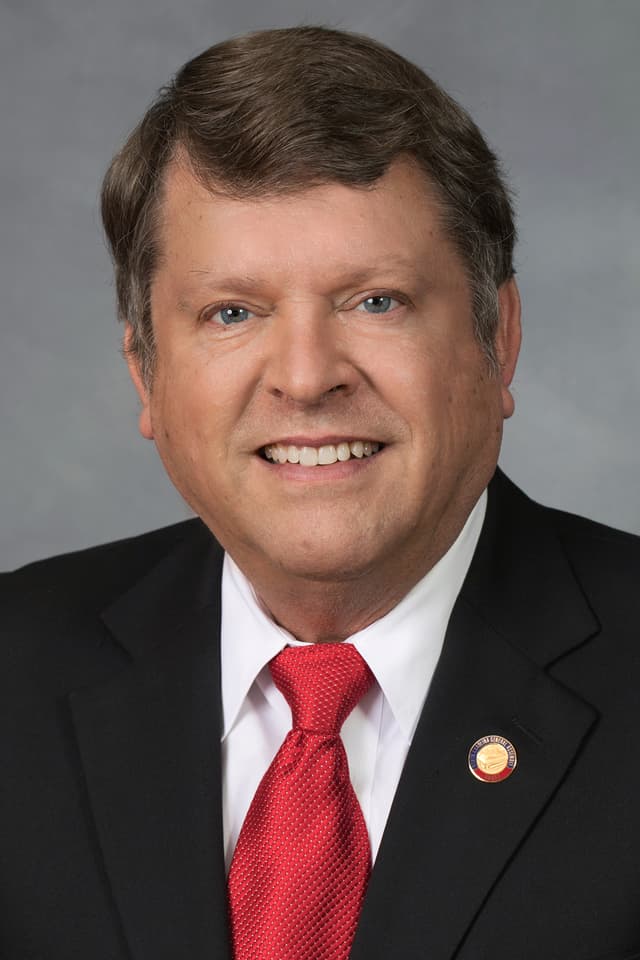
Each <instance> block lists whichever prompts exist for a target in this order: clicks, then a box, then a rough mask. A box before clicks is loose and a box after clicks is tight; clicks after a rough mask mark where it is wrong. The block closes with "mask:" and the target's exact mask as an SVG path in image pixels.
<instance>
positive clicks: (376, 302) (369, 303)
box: [356, 294, 399, 313]
mask: <svg viewBox="0 0 640 960" xmlns="http://www.w3.org/2000/svg"><path fill="white" fill-rule="evenodd" d="M398 303H399V301H398V300H396V299H395V297H389V296H385V295H384V294H378V295H376V296H374V297H367V298H366V300H363V301H362V302H361V303H359V304H358V306H357V307H356V310H359V309H360V308H362V310H363V311H364V312H365V313H388V312H389V310H392V309H393V308H394V306H396V305H397V304H398Z"/></svg>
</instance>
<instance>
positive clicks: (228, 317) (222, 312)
mask: <svg viewBox="0 0 640 960" xmlns="http://www.w3.org/2000/svg"><path fill="white" fill-rule="evenodd" d="M213 316H214V317H216V318H219V319H220V322H221V323H222V324H224V326H229V325H230V324H232V323H243V322H244V321H245V320H248V319H249V317H250V316H252V313H251V310H246V309H245V308H244V307H237V306H236V305H235V304H233V303H232V304H228V305H227V306H224V307H219V308H218V309H217V310H216V312H215V313H214V314H213Z"/></svg>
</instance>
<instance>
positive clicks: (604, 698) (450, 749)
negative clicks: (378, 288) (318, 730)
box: [0, 474, 640, 960]
mask: <svg viewBox="0 0 640 960" xmlns="http://www.w3.org/2000/svg"><path fill="white" fill-rule="evenodd" d="M221 561H222V552H221V550H220V548H219V546H218V545H217V544H216V543H215V541H214V540H213V539H212V537H211V535H210V534H209V533H208V531H207V530H206V529H205V527H204V526H203V525H202V524H201V523H200V522H199V521H189V522H186V523H182V524H178V525H177V526H174V527H170V528H168V529H166V530H161V531H159V532H155V533H151V534H147V535H145V536H142V537H136V538H133V539H131V540H127V541H124V542H120V543H114V544H110V545H107V546H104V547H98V548H95V549H92V550H88V551H84V552H82V553H77V554H72V555H69V556H65V557H59V558H56V559H53V560H48V561H44V562H42V563H37V564H34V565H32V566H30V567H27V568H25V569H23V570H21V571H17V572H16V573H13V574H6V575H4V576H3V578H2V579H1V580H0V636H1V637H2V659H1V661H0V689H1V693H0V703H1V707H2V720H1V722H0V741H1V751H2V753H1V767H0V773H1V783H0V830H1V837H0V895H1V903H0V956H1V957H2V960H27V958H29V960H35V958H40V960H183V958H184V960H223V958H224V960H226V958H227V957H228V937H227V921H226V910H225V875H224V865H223V855H222V843H221V799H220V792H221V791H220V748H219V736H220V726H221V723H220V698H219V665H218V631H219V617H220V599H219V586H220V570H221ZM639 594H640V546H639V541H638V539H637V538H634V537H632V536H629V535H626V534H622V533H618V532H615V531H612V530H609V529H607V528H605V527H602V526H599V525H596V524H594V523H590V522H588V521H585V520H582V519H578V518H576V517H572V516H569V515H567V514H563V513H559V512H555V511H551V510H547V509H544V508H542V507H540V506H537V505H536V504H533V503H532V502H531V501H529V500H527V498H526V497H524V495H523V494H521V493H520V492H519V491H517V490H516V489H515V488H514V487H513V486H512V485H511V484H510V483H509V481H508V480H506V479H505V478H504V477H503V476H502V475H500V474H498V475H497V476H496V478H494V480H493V481H492V484H491V487H490V493H489V506H488V512H487V518H486V521H485V525H484V529H483V532H482V535H481V539H480V543H479V545H478V548H477V551H476V554H475V557H474V560H473V563H472V566H471V569H470V572H469V574H468V577H467V579H466V582H465V585H464V587H463V590H462V592H461V595H460V597H459V598H458V601H457V603H456V606H455V608H454V612H453V615H452V617H451V622H450V624H449V628H448V631H447V636H446V641H445V645H444V650H443V653H442V657H441V659H440V662H439V664H438V668H437V671H436V674H435V677H434V680H433V684H432V687H431V691H430V694H429V697H428V699H427V703H426V705H425V708H424V711H423V714H422V717H421V720H420V723H419V726H418V729H417V732H416V735H415V738H414V742H413V745H412V747H411V751H410V753H409V756H408V759H407V762H406V766H405V770H404V773H403V775H402V779H401V782H400V785H399V788H398V791H397V794H396V798H395V801H394V804H393V808H392V811H391V815H390V819H389V822H388V825H387V829H386V832H385V836H384V839H383V842H382V846H381V848H380V852H379V855H378V859H377V862H376V865H375V869H374V873H373V876H372V879H371V883H370V887H369V891H368V894H367V899H366V903H365V906H364V910H363V914H362V918H361V922H360V925H359V928H358V932H357V935H356V941H355V944H354V947H353V951H352V957H353V960H390V958H393V960H395V958H398V960H452V958H454V957H455V958H456V960H604V958H605V957H606V958H609V957H611V960H623V958H625V960H626V958H640V747H639V737H640V696H639V691H640V602H639ZM389 642H390V643H393V638H392V637H390V638H389ZM487 733H497V734H500V735H502V736H505V737H507V738H508V739H509V740H511V741H512V743H513V744H514V745H515V747H516V750H517V753H518V765H517V768H516V770H515V772H514V774H513V775H512V776H511V777H510V778H509V779H508V780H504V781H503V782H500V783H493V784H491V783H482V782H480V781H478V780H476V779H474V778H473V777H472V776H471V775H470V773H469V771H468V768H467V753H468V750H469V747H470V746H471V744H472V743H473V742H474V741H475V740H477V739H478V738H479V737H481V736H483V735H484V734H487ZM274 960H286V958H274Z"/></svg>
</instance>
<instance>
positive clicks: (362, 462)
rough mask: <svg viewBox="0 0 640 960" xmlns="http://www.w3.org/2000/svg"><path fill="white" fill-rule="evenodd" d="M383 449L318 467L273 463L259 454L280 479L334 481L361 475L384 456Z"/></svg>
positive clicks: (263, 462)
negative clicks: (368, 454)
mask: <svg viewBox="0 0 640 960" xmlns="http://www.w3.org/2000/svg"><path fill="white" fill-rule="evenodd" d="M382 453H383V451H382V450H379V451H378V452H377V453H373V454H371V456H369V457H361V458H358V457H351V459H350V460H336V462H335V463H326V464H322V465H321V466H317V467H303V466H300V464H297V463H273V462H272V461H271V460H264V459H263V458H262V457H260V456H258V460H259V461H260V463H261V464H262V465H263V466H264V467H265V468H266V469H267V470H269V472H270V473H271V474H272V475H273V476H274V477H277V478H278V479H279V480H285V481H289V480H291V481H293V482H294V483H307V484H308V483H323V482H324V483H327V482H331V483H334V482H336V481H338V480H349V479H351V478H352V477H357V476H361V475H362V474H363V473H364V472H365V471H366V470H368V469H369V467H371V465H372V464H373V463H375V462H376V461H377V460H378V458H379V457H381V456H382Z"/></svg>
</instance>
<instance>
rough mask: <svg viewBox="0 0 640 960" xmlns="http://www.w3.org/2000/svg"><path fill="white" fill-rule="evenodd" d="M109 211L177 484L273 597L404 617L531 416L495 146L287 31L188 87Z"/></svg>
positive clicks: (357, 46) (309, 38)
mask: <svg viewBox="0 0 640 960" xmlns="http://www.w3.org/2000/svg"><path fill="white" fill-rule="evenodd" d="M103 211H104V220H105V225H106V229H107V234H108V237H109V240H110V243H111V246H112V250H113V254H114V259H115V262H116V273H117V285H118V296H119V302H120V312H121V315H122V317H123V319H124V320H125V322H126V324H127V333H126V338H125V346H126V349H127V353H128V359H129V365H130V369H131V372H132V376H133V379H134V382H135V383H136V386H137V389H138V392H139V394H140V397H141V400H142V413H141V418H140V425H141V431H142V433H143V435H144V436H146V437H148V438H153V439H154V440H155V443H156V446H157V448H158V451H159V453H160V456H161V458H162V460H163V462H164V464H165V467H166V468H167V471H168V473H169V475H170V476H171V478H172V480H173V481H174V483H175V485H176V487H177V488H178V489H179V490H180V492H181V493H182V494H183V496H184V497H185V499H186V500H187V501H188V502H189V504H190V505H191V506H192V508H193V509H194V510H195V511H196V512H197V513H198V514H199V515H200V516H201V517H202V518H203V519H204V520H205V522H206V523H207V524H208V525H209V527H210V528H211V529H212V530H213V531H214V533H215V534H216V535H217V536H218V538H219V539H220V541H221V542H222V543H223V545H224V546H225V547H226V548H227V549H228V550H229V552H230V553H231V554H232V555H233V556H234V558H235V559H236V561H237V562H239V563H240V565H241V566H242V567H243V568H244V570H245V572H246V573H248V574H249V576H250V578H251V579H252V581H253V582H254V585H258V586H259V588H260V590H261V592H262V596H263V599H264V598H265V597H270V596H273V595H275V594H277V592H278V590H277V589H276V588H275V587H274V584H279V589H280V594H281V595H282V592H283V590H284V591H285V592H286V591H287V590H288V597H289V601H288V605H287V608H290V607H291V606H292V604H294V601H295V599H296V598H297V597H300V596H301V595H302V594H301V593H300V590H299V585H300V584H301V583H302V582H304V583H305V584H309V583H312V582H313V583H316V584H318V583H323V584H329V583H331V584H333V585H334V587H335V585H336V584H340V585H344V584H348V583H354V582H355V583H357V587H358V589H357V591H354V592H353V594H354V595H356V594H357V596H359V597H366V596H368V597H369V601H366V600H365V601H363V602H364V603H367V602H368V603H369V608H370V607H371V604H372V603H378V604H379V605H380V606H379V608H378V610H377V612H378V614H379V613H380V611H381V609H382V608H384V607H385V606H386V607H388V606H390V605H392V603H393V602H396V601H397V600H398V599H399V597H400V596H402V595H403V593H404V592H406V590H407V589H409V588H410V587H411V585H412V583H414V582H416V581H417V579H419V578H420V577H421V576H422V575H423V574H424V573H425V572H426V571H427V570H428V569H429V567H430V566H431V565H432V564H433V563H434V562H435V561H436V560H437V559H438V558H439V556H441V555H442V553H443V552H444V551H445V550H446V548H447V547H448V546H449V545H450V543H451V542H452V540H453V539H454V538H455V536H456V534H457V533H458V532H459V530H460V529H461V526H462V524H463V523H464V520H465V519H466V516H467V515H468V513H469V511H470V509H471V507H472V506H473V504H474V502H475V500H476V499H477V497H478V496H479V494H480V492H481V491H482V489H483V487H484V486H485V485H486V483H487V482H488V480H489V479H490V477H491V475H492V473H493V471H494V469H495V464H496V460H497V456H498V450H499V446H500V439H501V432H502V422H503V419H504V418H505V417H507V416H509V415H510V414H511V412H512V409H513V404H512V400H511V396H510V393H509V383H510V380H511V376H512V374H513V370H514V367H515V361H516V357H517V352H518V345H519V310H518V297H517V291H516V288H515V284H514V281H513V277H512V273H513V269H512V261H511V256H512V246H513V239H514V228H513V222H512V214H511V208H510V204H509V199H508V194H507V191H506V189H505V186H504V184H503V183H502V181H501V179H500V176H499V173H498V169H497V163H496V159H495V157H494V156H493V154H492V153H491V151H490V150H489V148H488V147H487V145H486V144H485V142H484V140H483V138H482V136H481V134H480V133H479V131H478V129H477V128H476V127H475V125H474V124H473V123H472V121H471V120H470V119H469V118H468V116H467V115H466V114H465V113H464V111H463V110H462V109H461V108H460V107H458V106H457V105H456V104H455V103H454V102H453V101H452V100H451V99H450V98H449V97H448V96H447V95H446V94H445V93H444V92H443V91H442V90H440V89H439V88H438V87H437V86H436V85H435V84H434V83H433V82H432V81H431V80H429V79H428V78H427V77H426V76H425V75H424V74H423V73H422V72H421V71H420V70H418V69H417V68H416V67H414V66H412V65H411V64H409V63H407V62H406V61H405V60H404V59H402V58H401V57H399V56H398V55H397V54H395V53H393V52H391V51H389V50H387V49H386V48H384V47H382V46H381V45H379V44H377V43H375V42H374V41H372V40H368V39H366V38H362V37H357V36H351V35H348V34H343V33H339V32H336V31H331V30H324V29H320V28H300V29H293V30H274V31H266V32H263V33H259V34H253V35H250V36H247V37H243V38H239V39H236V40H232V41H228V42H227V43H223V44H219V45H217V46H215V47H212V48H211V49H210V50H208V51H206V52H205V53H203V54H201V55H200V56H199V57H197V58H196V59H195V60H193V61H191V62H190V63H188V64H187V65H186V66H185V67H184V68H183V69H182V70H181V71H180V73H179V74H178V75H177V77H176V79H175V80H174V82H173V83H172V84H171V85H170V86H169V87H168V88H167V89H166V90H165V91H164V92H163V93H162V95H161V97H160V98H159V100H158V101H157V102H156V103H155V104H154V105H153V106H152V107H151V109H150V110H149V111H148V113H147V115H146V116H145V118H144V119H143V120H142V122H141V123H140V125H139V126H138V127H137V128H136V130H135V131H134V133H133V134H132V136H131V137H130V139H129V140H128V142H127V144H126V145H125V147H124V148H123V150H122V151H121V153H120V154H119V155H118V156H117V157H116V158H115V160H114V161H113V164H112V166H111V168H110V170H109V172H108V174H107V178H106V181H105V186H104V193H103ZM302 448H305V450H304V451H303V450H302ZM370 453H372V455H371V456H369V455H368V454H370ZM363 454H364V455H363ZM309 458H310V459H309ZM318 458H319V460H320V462H319V463H318V464H317V463H315V462H314V459H315V460H317V459H318ZM298 461H299V462H298ZM294 584H298V586H293V585H294ZM367 591H368V592H367ZM273 609H274V606H273V604H272V610H273ZM342 609H343V600H341V601H340V603H337V605H336V611H338V610H342ZM369 613H371V610H369ZM336 616H338V614H337V613H336ZM352 625H353V624H352ZM360 625H362V623H361V622H360ZM294 632H296V631H295V630H294Z"/></svg>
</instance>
